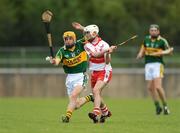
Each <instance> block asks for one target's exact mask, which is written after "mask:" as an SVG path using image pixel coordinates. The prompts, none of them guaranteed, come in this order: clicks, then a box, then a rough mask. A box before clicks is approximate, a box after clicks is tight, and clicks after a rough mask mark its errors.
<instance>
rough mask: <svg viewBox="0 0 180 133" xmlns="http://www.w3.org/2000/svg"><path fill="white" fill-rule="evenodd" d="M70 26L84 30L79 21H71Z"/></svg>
mask: <svg viewBox="0 0 180 133" xmlns="http://www.w3.org/2000/svg"><path fill="white" fill-rule="evenodd" d="M72 26H73V27H74V28H75V29H76V30H81V31H83V30H84V26H82V25H81V24H80V23H78V22H73V23H72Z"/></svg>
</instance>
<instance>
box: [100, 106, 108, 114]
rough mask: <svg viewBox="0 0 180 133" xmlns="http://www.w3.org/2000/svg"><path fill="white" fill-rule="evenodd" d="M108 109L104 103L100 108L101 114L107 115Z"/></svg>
mask: <svg viewBox="0 0 180 133" xmlns="http://www.w3.org/2000/svg"><path fill="white" fill-rule="evenodd" d="M108 111H109V110H108V108H107V106H106V105H104V107H102V108H101V112H102V114H103V115H108Z"/></svg>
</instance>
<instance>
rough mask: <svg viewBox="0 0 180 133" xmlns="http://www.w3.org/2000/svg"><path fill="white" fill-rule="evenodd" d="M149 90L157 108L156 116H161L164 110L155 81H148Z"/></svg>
mask: <svg viewBox="0 0 180 133" xmlns="http://www.w3.org/2000/svg"><path fill="white" fill-rule="evenodd" d="M147 88H148V90H149V92H150V95H151V97H152V100H153V102H154V105H155V107H156V114H157V115H159V114H160V113H161V112H162V108H161V106H160V103H159V95H158V92H157V89H156V88H155V85H154V80H148V81H147Z"/></svg>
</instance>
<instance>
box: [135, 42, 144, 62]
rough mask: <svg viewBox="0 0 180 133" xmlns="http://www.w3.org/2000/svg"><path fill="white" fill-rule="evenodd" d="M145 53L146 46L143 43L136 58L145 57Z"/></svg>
mask: <svg viewBox="0 0 180 133" xmlns="http://www.w3.org/2000/svg"><path fill="white" fill-rule="evenodd" d="M144 55H145V48H144V46H143V45H142V46H141V48H140V50H139V53H138V54H137V57H136V59H141V58H143V57H144Z"/></svg>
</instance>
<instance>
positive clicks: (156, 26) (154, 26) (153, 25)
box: [149, 24, 160, 30]
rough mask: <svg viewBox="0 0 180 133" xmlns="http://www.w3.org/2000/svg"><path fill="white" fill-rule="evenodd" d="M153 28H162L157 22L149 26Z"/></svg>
mask: <svg viewBox="0 0 180 133" xmlns="http://www.w3.org/2000/svg"><path fill="white" fill-rule="evenodd" d="M151 28H156V29H157V30H159V29H160V28H159V25H157V24H151V25H150V26H149V29H151Z"/></svg>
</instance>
